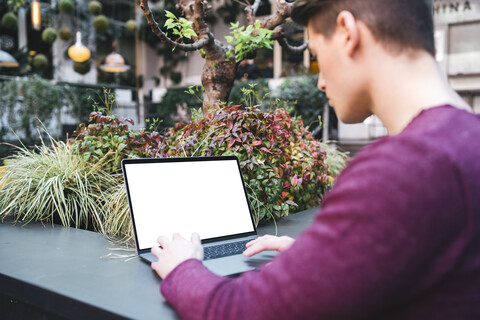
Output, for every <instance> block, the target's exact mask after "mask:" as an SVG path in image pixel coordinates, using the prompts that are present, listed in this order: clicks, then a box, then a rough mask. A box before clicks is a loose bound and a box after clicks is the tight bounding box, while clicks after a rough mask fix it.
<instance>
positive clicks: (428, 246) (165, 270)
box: [152, 0, 480, 320]
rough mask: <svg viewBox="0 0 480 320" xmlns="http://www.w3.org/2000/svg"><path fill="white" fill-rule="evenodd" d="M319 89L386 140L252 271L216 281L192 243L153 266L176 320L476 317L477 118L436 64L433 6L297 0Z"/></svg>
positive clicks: (173, 245) (251, 247) (178, 245)
mask: <svg viewBox="0 0 480 320" xmlns="http://www.w3.org/2000/svg"><path fill="white" fill-rule="evenodd" d="M292 18H293V19H294V20H295V21H297V22H299V23H307V28H308V34H309V39H310V42H309V48H310V51H311V52H312V54H314V55H316V56H317V60H318V64H319V67H320V77H319V81H318V87H319V88H320V90H323V91H325V92H326V95H327V96H328V98H329V99H330V102H331V104H332V105H333V106H334V108H335V111H336V113H337V115H338V117H339V118H340V119H341V120H342V121H344V122H347V123H356V122H361V121H363V120H364V119H365V118H366V117H368V116H370V115H371V114H375V115H377V116H378V117H379V118H380V119H381V120H382V121H383V123H384V124H385V126H386V127H387V129H388V132H389V136H388V137H385V138H382V139H380V140H379V141H377V142H375V143H373V144H372V145H370V146H368V147H367V148H365V149H364V150H363V151H362V152H360V153H359V154H358V155H357V156H356V157H355V158H354V159H353V160H352V161H351V162H350V164H349V165H348V166H347V168H346V169H345V170H344V171H343V172H342V174H341V175H340V176H339V177H338V179H337V181H336V185H335V186H334V187H333V189H332V190H331V191H330V192H329V193H328V194H327V195H326V197H325V199H324V202H323V205H322V210H321V212H319V213H318V214H317V215H316V217H315V221H314V223H313V224H312V225H311V226H310V227H309V228H307V229H306V230H305V231H304V232H303V233H302V234H301V235H300V236H298V237H297V239H296V240H295V241H294V240H293V239H291V238H288V237H281V238H277V237H272V236H267V237H261V238H259V239H257V240H255V241H253V242H252V243H250V244H248V245H247V247H248V248H247V250H246V251H245V253H244V254H245V255H247V256H250V255H252V254H254V253H256V252H259V251H262V250H266V249H270V250H278V251H282V252H281V253H279V254H278V255H277V256H276V258H275V259H274V260H273V261H272V262H271V263H270V264H269V265H267V266H265V267H263V268H262V269H261V270H260V271H258V272H247V273H245V274H243V275H242V276H240V277H238V278H222V277H217V276H215V275H213V274H212V273H210V272H209V271H208V270H206V269H205V268H204V267H203V266H202V264H201V262H200V259H202V249H201V245H200V240H199V237H198V235H193V236H192V240H191V241H187V240H185V239H182V238H181V237H180V236H174V238H173V240H169V239H166V238H164V237H159V243H160V245H161V247H162V248H163V249H160V248H154V249H152V252H153V253H154V254H155V255H156V256H158V257H159V259H160V261H159V262H155V263H152V268H153V269H154V270H155V271H156V272H157V273H158V274H159V275H160V276H161V277H162V278H164V280H163V282H162V285H161V290H162V294H163V295H164V297H165V298H166V299H167V301H169V302H170V303H171V304H172V305H173V307H175V308H176V309H177V311H178V312H179V314H180V315H181V316H182V317H183V318H185V319H211V318H212V319H213V318H216V319H229V318H239V319H422V320H424V319H429V320H431V319H480V119H479V117H478V116H475V115H473V114H471V113H469V112H467V111H465V110H460V108H468V107H467V106H466V105H465V103H464V102H463V101H462V99H461V98H460V97H459V96H458V95H457V94H456V93H455V92H454V91H453V90H452V89H451V88H450V86H449V85H448V83H447V81H446V79H445V77H444V75H443V74H442V72H441V71H440V70H439V67H438V66H437V64H436V62H435V59H434V42H433V21H432V20H433V19H432V3H431V0H430V1H429V0H368V1H365V0H308V1H306V0H299V1H297V2H296V4H295V7H294V10H293V12H292Z"/></svg>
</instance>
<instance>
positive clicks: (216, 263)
mask: <svg viewBox="0 0 480 320" xmlns="http://www.w3.org/2000/svg"><path fill="white" fill-rule="evenodd" d="M122 170H123V175H124V178H125V185H126V191H127V197H128V203H129V207H130V216H131V221H132V226H133V234H134V237H135V244H136V249H137V253H138V255H139V256H140V258H142V259H143V260H144V261H147V262H153V261H156V259H157V258H156V257H155V256H153V255H152V254H151V252H150V249H151V248H152V247H153V246H158V242H157V238H158V236H159V235H164V236H166V237H167V238H169V239H171V238H172V235H173V234H174V233H179V234H180V235H182V236H183V237H184V238H186V239H190V237H191V234H192V233H193V232H197V233H198V234H199V235H200V238H201V240H202V246H203V247H204V252H205V258H204V261H203V264H204V265H205V266H206V267H207V268H208V269H210V270H211V271H212V272H214V273H216V274H218V275H221V276H226V275H236V274H240V273H242V272H245V271H249V270H254V269H257V268H259V267H260V266H261V265H263V264H265V263H267V262H268V261H270V260H271V259H272V258H273V256H274V255H275V253H274V252H262V253H260V254H258V255H255V256H253V257H250V258H247V257H244V256H243V255H242V252H243V250H245V243H246V242H248V241H251V240H253V239H255V238H256V237H257V230H256V227H255V223H254V219H253V215H252V211H251V208H250V204H249V202H248V198H247V193H246V189H245V183H244V181H243V178H242V173H241V171H240V164H239V162H238V159H237V157H235V156H221V157H188V158H155V159H124V160H123V161H122Z"/></svg>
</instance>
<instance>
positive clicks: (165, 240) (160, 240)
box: [157, 236, 170, 248]
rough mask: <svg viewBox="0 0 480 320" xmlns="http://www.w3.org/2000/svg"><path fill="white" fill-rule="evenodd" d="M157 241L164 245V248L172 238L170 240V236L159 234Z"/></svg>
mask: <svg viewBox="0 0 480 320" xmlns="http://www.w3.org/2000/svg"><path fill="white" fill-rule="evenodd" d="M157 241H158V244H159V245H160V247H162V248H164V247H165V245H166V244H167V243H169V242H170V240H168V238H167V237H165V236H159V237H158V238H157Z"/></svg>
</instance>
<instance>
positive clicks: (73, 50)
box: [68, 31, 92, 62]
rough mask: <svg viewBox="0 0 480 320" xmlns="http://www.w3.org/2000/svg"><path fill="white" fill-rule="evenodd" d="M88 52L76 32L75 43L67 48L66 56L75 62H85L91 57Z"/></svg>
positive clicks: (78, 33) (80, 36)
mask: <svg viewBox="0 0 480 320" xmlns="http://www.w3.org/2000/svg"><path fill="white" fill-rule="evenodd" d="M91 55H92V54H91V52H90V50H89V49H88V48H87V47H86V46H84V45H83V44H82V34H81V32H80V31H77V41H76V42H75V44H74V45H72V46H71V47H70V48H68V56H69V57H70V58H71V59H72V60H73V61H75V62H84V61H87V60H88V59H89V58H90V56H91Z"/></svg>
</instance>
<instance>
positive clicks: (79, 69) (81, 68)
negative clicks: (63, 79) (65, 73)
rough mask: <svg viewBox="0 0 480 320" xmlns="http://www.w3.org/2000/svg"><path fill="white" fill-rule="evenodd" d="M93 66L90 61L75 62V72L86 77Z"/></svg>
mask: <svg viewBox="0 0 480 320" xmlns="http://www.w3.org/2000/svg"><path fill="white" fill-rule="evenodd" d="M91 66H92V63H91V61H90V60H87V61H84V62H76V61H75V62H73V71H75V72H76V73H79V74H81V75H84V74H86V73H88V71H90V68H91Z"/></svg>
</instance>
